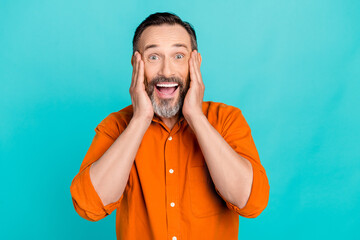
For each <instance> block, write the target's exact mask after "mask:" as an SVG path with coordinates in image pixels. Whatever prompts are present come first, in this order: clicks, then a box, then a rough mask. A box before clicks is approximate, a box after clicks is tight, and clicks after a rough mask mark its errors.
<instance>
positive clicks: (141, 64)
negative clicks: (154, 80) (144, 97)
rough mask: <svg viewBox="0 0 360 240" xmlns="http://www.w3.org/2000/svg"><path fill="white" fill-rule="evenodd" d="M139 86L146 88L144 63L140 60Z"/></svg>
mask: <svg viewBox="0 0 360 240" xmlns="http://www.w3.org/2000/svg"><path fill="white" fill-rule="evenodd" d="M137 84H138V86H141V87H142V88H145V83H144V62H143V60H141V59H140V61H139V71H138V83H137Z"/></svg>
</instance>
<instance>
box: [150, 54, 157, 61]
mask: <svg viewBox="0 0 360 240" xmlns="http://www.w3.org/2000/svg"><path fill="white" fill-rule="evenodd" d="M158 59H159V57H158V56H156V55H150V56H149V60H150V61H155V60H158Z"/></svg>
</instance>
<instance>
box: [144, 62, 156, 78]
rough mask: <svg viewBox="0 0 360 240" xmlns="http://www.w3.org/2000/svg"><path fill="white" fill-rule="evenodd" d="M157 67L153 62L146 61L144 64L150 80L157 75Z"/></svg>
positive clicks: (146, 76) (146, 74)
mask: <svg viewBox="0 0 360 240" xmlns="http://www.w3.org/2000/svg"><path fill="white" fill-rule="evenodd" d="M156 73H157V69H156V67H155V66H154V65H153V64H149V63H145V65H144V75H145V78H146V79H148V80H151V79H153V78H154V77H155V76H156Z"/></svg>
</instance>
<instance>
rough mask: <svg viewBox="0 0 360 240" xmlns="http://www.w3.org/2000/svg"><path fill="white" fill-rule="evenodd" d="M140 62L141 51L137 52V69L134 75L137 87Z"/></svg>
mask: <svg viewBox="0 0 360 240" xmlns="http://www.w3.org/2000/svg"><path fill="white" fill-rule="evenodd" d="M139 63H140V59H139V53H138V52H136V64H135V65H136V70H135V76H134V88H136V87H137V86H138V77H139Z"/></svg>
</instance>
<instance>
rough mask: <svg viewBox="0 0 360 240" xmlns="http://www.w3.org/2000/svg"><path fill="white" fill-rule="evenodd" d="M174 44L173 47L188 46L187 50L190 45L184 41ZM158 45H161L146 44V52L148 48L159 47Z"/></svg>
mask: <svg viewBox="0 0 360 240" xmlns="http://www.w3.org/2000/svg"><path fill="white" fill-rule="evenodd" d="M172 46H173V47H183V48H186V49H187V50H189V49H188V47H187V46H186V45H185V44H183V43H175V44H173V45H172ZM157 47H159V45H157V44H150V45H147V46H145V50H144V52H145V51H146V50H148V49H149V48H157Z"/></svg>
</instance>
